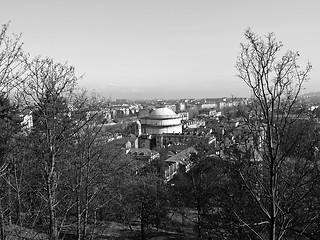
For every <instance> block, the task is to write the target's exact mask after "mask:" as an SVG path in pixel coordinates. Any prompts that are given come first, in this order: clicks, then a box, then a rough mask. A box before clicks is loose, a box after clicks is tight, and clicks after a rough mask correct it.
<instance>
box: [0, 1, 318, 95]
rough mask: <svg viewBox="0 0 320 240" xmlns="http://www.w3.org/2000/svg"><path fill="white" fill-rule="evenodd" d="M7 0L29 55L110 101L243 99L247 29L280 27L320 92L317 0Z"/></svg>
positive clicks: (4, 14) (309, 87)
mask: <svg viewBox="0 0 320 240" xmlns="http://www.w3.org/2000/svg"><path fill="white" fill-rule="evenodd" d="M0 1H1V6H2V11H1V15H0V23H1V24H5V23H7V22H9V21H10V28H9V32H10V33H15V34H19V33H21V34H22V38H21V40H22V42H24V46H23V49H24V50H25V51H26V52H28V53H30V54H31V56H38V55H41V56H42V57H50V58H53V59H54V60H55V61H58V62H63V63H64V62H68V64H69V65H72V66H74V67H75V69H76V73H77V75H78V76H81V75H84V76H83V79H81V80H80V81H79V84H80V85H81V86H83V87H85V88H88V89H90V90H92V89H94V90H95V91H96V92H98V93H100V94H101V95H103V96H105V97H111V98H113V99H115V98H127V99H144V98H145V99H155V98H163V99H179V98H211V97H231V96H237V97H247V96H249V89H248V88H247V87H246V86H245V84H244V83H243V82H242V81H241V80H240V79H238V78H237V77H236V74H237V71H236V68H235V64H236V60H237V56H238V55H239V52H240V43H243V42H245V39H244V36H243V34H244V32H245V30H246V29H248V28H251V30H252V31H253V32H254V33H256V34H258V35H260V36H264V35H266V34H267V33H269V32H274V33H275V36H276V38H277V40H279V41H282V42H283V44H284V49H285V50H293V51H299V53H300V55H301V57H300V59H299V64H300V65H301V67H304V66H306V64H307V62H308V61H310V62H311V64H312V65H313V70H312V71H311V73H310V81H309V82H308V83H307V84H306V85H305V87H306V90H305V91H307V92H316V91H320V81H319V78H320V44H319V42H320V32H319V30H318V28H317V23H318V22H319V21H320V15H319V14H318V13H317V11H318V9H319V5H320V4H319V3H318V2H317V1H315V0H308V1H303V2H302V1H297V0H296V1H289V0H282V1H275V0H272V1H268V2H267V3H266V2H265V1H257V0H244V1H232V0H230V1H216V0H213V1H191V0H176V1H166V0H162V1H152V0H149V1H147V0H143V1H142V0H137V1H129V0H112V1H94V3H93V2H92V1H91V2H89V1H75V0H71V1H60V0H59V1H54V2H49V1H43V0H42V1H40V0H34V1H18V0H13V1H3V0H0Z"/></svg>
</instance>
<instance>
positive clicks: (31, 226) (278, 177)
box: [0, 25, 320, 240]
mask: <svg viewBox="0 0 320 240" xmlns="http://www.w3.org/2000/svg"><path fill="white" fill-rule="evenodd" d="M245 37H246V40H247V41H248V43H247V44H242V45H241V53H240V55H239V58H238V60H237V69H238V70H239V77H240V79H242V80H243V81H244V82H245V83H246V84H247V85H248V87H249V88H250V89H251V90H252V94H253V97H252V101H251V102H250V104H249V105H248V106H246V107H242V108H241V109H240V108H239V109H237V117H242V119H243V129H245V130H246V131H245V134H244V132H241V133H240V134H239V132H238V131H239V129H233V128H230V129H228V132H227V133H228V135H229V136H233V140H234V142H232V144H229V145H228V147H227V148H226V149H224V154H223V155H221V156H218V155H216V154H215V153H216V149H215V148H214V147H213V146H211V145H208V144H206V143H204V142H199V143H197V144H196V145H195V148H196V149H197V151H198V153H197V154H193V155H192V156H191V159H190V161H191V166H192V168H191V170H190V171H188V172H187V173H186V172H185V171H184V170H183V169H182V168H181V171H180V172H179V174H178V175H177V176H176V177H175V178H174V179H173V180H172V181H171V182H170V183H167V184H166V183H165V182H164V181H163V176H162V173H161V170H160V167H159V166H161V164H160V163H159V162H157V161H155V162H153V163H151V164H148V165H143V166H142V165H141V164H139V163H138V162H137V161H133V160H132V159H130V158H128V157H126V155H124V154H121V149H118V148H117V147H116V146H113V145H111V146H110V145H107V144H106V142H105V141H103V138H104V134H106V132H105V131H104V128H103V124H101V119H103V116H102V114H103V113H102V111H101V110H102V109H103V107H104V100H103V98H101V97H99V96H97V95H95V94H91V93H88V92H87V91H85V90H82V89H80V88H79V87H78V85H77V81H78V77H77V76H76V75H75V71H74V68H73V67H71V66H69V65H67V64H61V63H57V62H55V61H54V60H52V59H50V58H41V57H36V58H31V57H30V56H29V55H28V54H27V53H25V52H24V51H23V49H22V42H21V40H20V36H17V35H10V34H9V33H8V25H4V26H3V27H2V29H1V33H0V130H1V131H0V135H1V136H0V184H1V188H0V239H1V240H4V239H25V238H28V239H52V240H56V239H63V238H64V239H70V238H71V237H73V239H99V237H101V238H102V235H103V234H102V233H103V227H104V226H106V224H107V223H109V222H117V223H121V224H123V226H126V227H127V228H128V230H130V229H132V231H133V230H134V229H135V228H136V227H138V228H139V230H140V233H139V235H138V236H136V239H139V238H140V239H146V238H148V233H150V232H151V231H165V230H167V231H168V230H170V231H171V232H175V233H176V239H319V238H320V218H319V212H320V209H319V207H320V199H319V198H320V197H319V196H320V195H319V192H320V182H319V181H320V172H319V170H320V169H319V163H320V162H319V147H320V146H319V139H320V134H319V125H318V119H317V118H316V117H315V116H313V115H312V114H308V113H306V112H304V111H302V110H301V111H296V109H297V103H298V101H297V98H298V95H299V93H300V90H301V88H302V85H303V83H304V82H305V81H306V80H307V79H308V73H309V71H310V69H311V66H310V65H307V67H306V69H305V70H301V69H300V68H299V66H298V65H297V59H298V57H299V54H298V53H294V52H290V51H289V52H285V53H284V55H283V57H282V58H281V57H280V58H279V59H277V58H276V57H278V55H279V54H280V53H282V52H281V51H282V44H281V43H280V42H277V41H276V40H275V38H274V36H273V35H272V34H269V35H268V36H266V38H264V39H262V38H259V37H258V36H256V35H254V34H253V33H252V32H251V31H250V30H248V31H246V33H245ZM29 113H32V115H33V127H32V128H31V129H30V128H27V126H25V125H24V124H23V116H25V115H27V114H29ZM98 123H99V124H98ZM236 132H238V134H236ZM177 216H178V217H177ZM104 239H107V237H106V236H104ZM110 239H111V238H110ZM119 239H121V238H119Z"/></svg>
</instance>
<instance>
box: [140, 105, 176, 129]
mask: <svg viewBox="0 0 320 240" xmlns="http://www.w3.org/2000/svg"><path fill="white" fill-rule="evenodd" d="M140 122H141V130H142V133H145V134H162V133H182V124H181V118H180V117H179V116H178V115H177V114H176V113H175V112H174V111H173V110H171V109H169V108H157V109H155V110H153V111H151V113H150V114H148V115H146V116H143V117H141V118H140Z"/></svg>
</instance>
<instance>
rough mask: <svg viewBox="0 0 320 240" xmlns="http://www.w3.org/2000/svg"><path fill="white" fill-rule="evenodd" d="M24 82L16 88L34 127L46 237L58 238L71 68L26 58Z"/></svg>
mask: <svg viewBox="0 0 320 240" xmlns="http://www.w3.org/2000/svg"><path fill="white" fill-rule="evenodd" d="M26 68H27V72H26V75H25V77H26V78H25V83H24V85H23V86H22V87H21V88H20V91H21V93H22V95H21V96H23V98H24V102H25V104H26V106H27V107H28V108H29V109H30V108H31V109H32V110H33V117H34V127H33V131H32V133H31V134H30V135H29V142H30V145H29V148H30V149H32V151H33V157H34V159H36V161H38V166H39V170H40V171H41V175H42V179H43V183H44V189H45V192H39V194H40V195H41V196H42V198H43V200H44V201H45V202H46V203H47V211H48V215H49V237H50V239H58V223H57V218H56V213H57V209H58V192H57V190H58V186H59V178H60V175H61V169H62V168H63V164H64V161H63V160H64V158H66V154H67V153H68V152H66V151H64V149H65V146H66V143H67V142H68V139H69V138H70V134H72V130H73V129H74V128H75V126H74V125H73V122H72V120H71V119H70V115H69V112H70V109H69V104H68V99H70V96H71V95H72V93H73V90H74V88H75V84H76V81H77V78H76V76H75V73H74V68H73V67H69V66H67V65H66V64H60V63H55V62H54V61H53V60H51V59H40V58H36V59H34V60H32V61H30V62H28V61H26Z"/></svg>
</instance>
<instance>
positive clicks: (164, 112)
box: [148, 108, 179, 119]
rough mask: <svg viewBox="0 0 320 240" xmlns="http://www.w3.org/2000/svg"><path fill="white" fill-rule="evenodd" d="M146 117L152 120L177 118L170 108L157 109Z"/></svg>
mask: <svg viewBox="0 0 320 240" xmlns="http://www.w3.org/2000/svg"><path fill="white" fill-rule="evenodd" d="M148 117H149V118H152V119H174V118H178V117H179V116H178V115H177V114H176V113H175V112H174V111H173V110H172V109H170V108H157V109H155V110H153V111H152V112H151V113H150V115H149V116H148Z"/></svg>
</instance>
